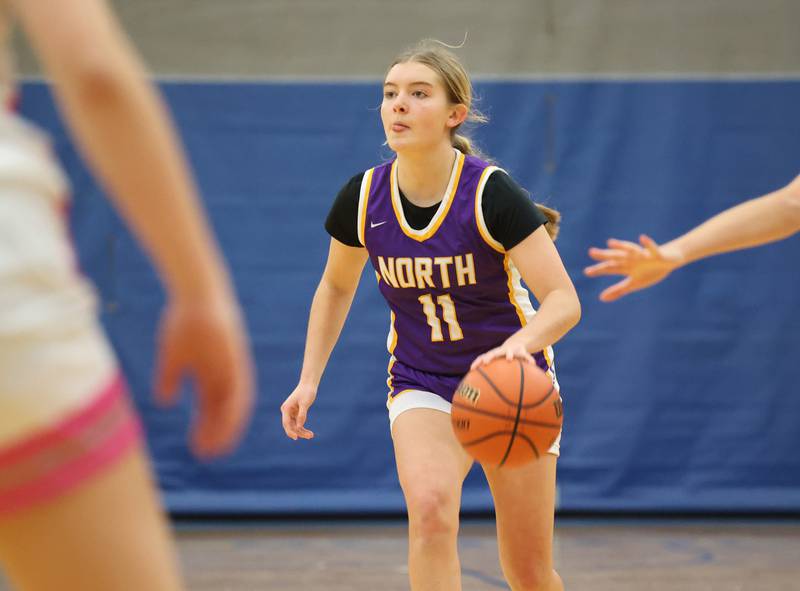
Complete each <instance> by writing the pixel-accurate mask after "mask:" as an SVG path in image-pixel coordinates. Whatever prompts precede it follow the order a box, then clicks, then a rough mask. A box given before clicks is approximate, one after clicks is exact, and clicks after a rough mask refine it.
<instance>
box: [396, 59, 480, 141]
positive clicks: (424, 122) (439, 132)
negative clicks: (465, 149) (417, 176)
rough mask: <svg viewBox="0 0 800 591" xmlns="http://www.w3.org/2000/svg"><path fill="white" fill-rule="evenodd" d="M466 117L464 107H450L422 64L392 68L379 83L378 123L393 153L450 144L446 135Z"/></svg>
mask: <svg viewBox="0 0 800 591" xmlns="http://www.w3.org/2000/svg"><path fill="white" fill-rule="evenodd" d="M466 116H467V107H466V106H465V105H461V104H458V105H453V104H451V103H450V101H449V99H448V96H447V90H446V89H445V87H444V84H443V83H442V81H441V79H440V78H439V75H438V74H437V73H436V72H435V71H434V70H432V69H431V68H429V67H428V66H426V65H424V64H420V63H418V62H405V63H401V64H395V65H394V66H393V67H392V69H391V70H389V73H388V74H387V75H386V80H385V82H384V83H383V102H382V103H381V120H382V121H383V131H384V132H385V133H386V140H387V142H388V144H389V147H390V148H391V149H392V150H394V151H395V152H398V153H399V152H402V151H404V150H406V151H407V150H414V151H416V150H425V149H430V148H434V147H436V146H438V145H439V144H441V143H442V142H447V143H448V144H449V143H450V131H451V130H452V129H453V128H454V127H456V126H458V125H460V124H461V123H462V122H463V121H464V119H465V118H466Z"/></svg>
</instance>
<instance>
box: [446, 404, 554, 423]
mask: <svg viewBox="0 0 800 591" xmlns="http://www.w3.org/2000/svg"><path fill="white" fill-rule="evenodd" d="M452 405H453V406H454V407H456V408H460V409H463V410H465V411H467V412H471V413H475V414H478V415H486V416H488V417H492V418H495V419H507V418H508V416H506V415H501V414H500V413H497V412H491V411H489V410H481V409H480V408H473V407H472V406H469V405H467V404H460V403H458V402H453V403H452ZM523 408H525V407H524V406H523ZM519 422H520V423H521V424H523V425H530V426H531V427H547V428H548V429H560V428H561V425H555V424H553V423H545V422H544V421H531V420H530V419H520V420H519Z"/></svg>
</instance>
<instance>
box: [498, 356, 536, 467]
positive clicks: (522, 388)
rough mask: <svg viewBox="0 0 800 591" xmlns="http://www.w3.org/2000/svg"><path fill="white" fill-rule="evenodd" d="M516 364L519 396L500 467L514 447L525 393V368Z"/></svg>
mask: <svg viewBox="0 0 800 591" xmlns="http://www.w3.org/2000/svg"><path fill="white" fill-rule="evenodd" d="M517 363H519V396H518V398H517V416H516V418H515V419H514V430H513V431H512V432H511V438H510V439H509V440H508V448H507V449H506V454H505V455H504V456H503V459H502V460H501V461H500V465H501V466H502V465H503V464H505V463H506V460H507V459H508V455H509V454H510V453H511V448H512V447H513V446H514V439H516V437H517V429H519V416H520V415H521V414H522V395H523V393H524V392H525V368H524V367H523V366H522V361H520V360H517ZM537 457H538V453H537Z"/></svg>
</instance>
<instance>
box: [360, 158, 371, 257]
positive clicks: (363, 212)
mask: <svg viewBox="0 0 800 591" xmlns="http://www.w3.org/2000/svg"><path fill="white" fill-rule="evenodd" d="M374 170H375V169H374V168H370V169H369V170H368V171H367V172H365V173H364V178H362V179H361V190H360V191H359V193H358V222H357V224H358V241H359V243H360V244H361V246H364V247H366V244H365V238H364V235H365V233H366V232H365V230H366V227H367V201H369V191H370V187H371V186H372V173H373V172H374Z"/></svg>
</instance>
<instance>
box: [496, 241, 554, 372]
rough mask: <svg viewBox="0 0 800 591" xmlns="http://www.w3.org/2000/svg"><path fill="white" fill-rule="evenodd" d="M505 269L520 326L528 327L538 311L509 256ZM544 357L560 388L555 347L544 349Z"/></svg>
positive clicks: (504, 260) (510, 298)
mask: <svg viewBox="0 0 800 591" xmlns="http://www.w3.org/2000/svg"><path fill="white" fill-rule="evenodd" d="M503 268H504V269H505V270H506V274H507V275H508V299H509V300H510V301H511V304H512V305H513V306H514V310H516V312H517V317H518V318H519V322H520V326H527V324H528V322H530V320H531V318H533V317H534V316H535V315H536V310H535V309H534V308H533V304H531V298H530V293H529V292H528V290H527V289H525V287H523V285H522V276H521V275H520V273H519V271H518V270H517V267H516V266H515V265H514V263H513V262H512V261H511V257H510V256H508V254H506V256H505V257H504V258H503ZM542 355H544V360H545V361H546V362H547V367H548V368H549V370H548V373H549V374H550V377H551V378H552V379H553V383H554V384H556V386H558V382H557V381H556V379H555V366H554V365H553V358H554V355H553V347H545V348H544V349H542Z"/></svg>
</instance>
